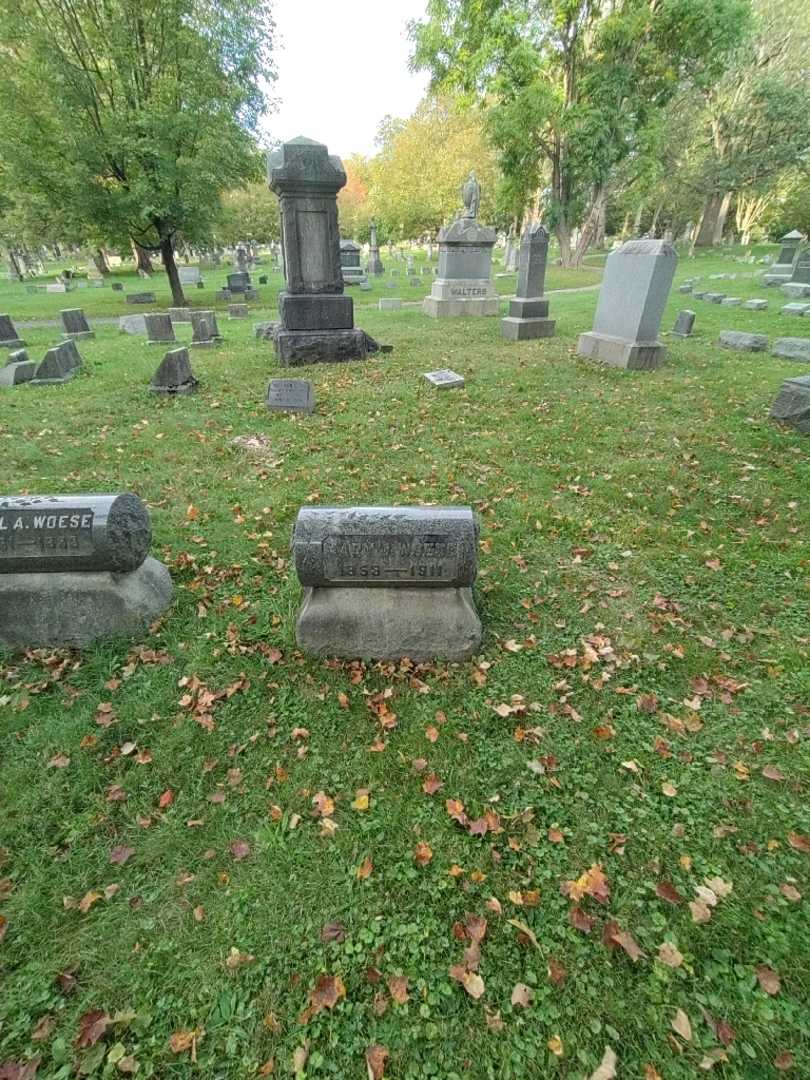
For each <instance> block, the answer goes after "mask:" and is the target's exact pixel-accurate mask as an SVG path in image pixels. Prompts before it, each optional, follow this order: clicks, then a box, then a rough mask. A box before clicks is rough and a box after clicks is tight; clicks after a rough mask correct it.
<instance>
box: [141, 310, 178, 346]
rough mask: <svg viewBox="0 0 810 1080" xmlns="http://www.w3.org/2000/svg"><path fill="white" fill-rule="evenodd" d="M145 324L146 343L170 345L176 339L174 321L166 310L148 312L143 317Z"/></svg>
mask: <svg viewBox="0 0 810 1080" xmlns="http://www.w3.org/2000/svg"><path fill="white" fill-rule="evenodd" d="M143 319H144V323H145V325H146V344H147V345H171V344H172V343H173V342H175V341H177V338H176V336H175V333H174V323H173V322H172V317H171V315H170V314H169V313H168V312H162V311H156V312H150V313H149V314H148V315H144V317H143Z"/></svg>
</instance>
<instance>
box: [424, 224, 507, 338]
mask: <svg viewBox="0 0 810 1080" xmlns="http://www.w3.org/2000/svg"><path fill="white" fill-rule="evenodd" d="M494 246H495V230H494V229H490V228H488V227H487V226H486V225H479V224H478V222H477V221H475V219H474V218H459V220H458V221H454V222H453V224H452V225H450V226H449V227H448V228H446V229H442V231H441V232H440V233H439V273H438V277H437V278H436V280H435V281H434V282H433V287H432V289H431V291H430V296H427V297H425V300H424V302H423V305H422V310H423V312H424V314H425V315H429V316H430V317H431V318H434V319H440V318H454V317H457V316H463V315H473V316H485V315H497V314H498V312H499V310H500V301H499V299H498V294H497V293H496V292H495V286H494V285H493V283H492V249H493V247H494Z"/></svg>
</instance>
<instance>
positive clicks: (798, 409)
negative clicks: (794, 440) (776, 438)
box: [771, 342, 810, 435]
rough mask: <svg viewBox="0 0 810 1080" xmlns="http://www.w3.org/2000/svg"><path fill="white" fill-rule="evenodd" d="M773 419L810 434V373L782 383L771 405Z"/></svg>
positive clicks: (802, 432) (804, 433)
mask: <svg viewBox="0 0 810 1080" xmlns="http://www.w3.org/2000/svg"><path fill="white" fill-rule="evenodd" d="M808 344H809V345H810V342H808ZM771 419H773V420H779V421H780V422H781V423H783V424H789V425H790V426H791V427H794V428H795V429H796V430H797V431H798V432H800V433H801V434H802V435H810V375H798V376H796V378H795V379H786V380H785V382H783V383H782V385H781V387H780V388H779V393H778V394H777V395H776V400H775V401H774V403H773V405H772V407H771Z"/></svg>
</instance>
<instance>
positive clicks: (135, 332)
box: [118, 315, 146, 337]
mask: <svg viewBox="0 0 810 1080" xmlns="http://www.w3.org/2000/svg"><path fill="white" fill-rule="evenodd" d="M118 332H119V333H120V334H131V335H132V336H133V337H137V336H139V335H141V334H145V333H146V319H145V317H144V316H143V315H122V316H121V317H120V319H119V320H118Z"/></svg>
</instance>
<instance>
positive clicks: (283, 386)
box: [266, 379, 315, 414]
mask: <svg viewBox="0 0 810 1080" xmlns="http://www.w3.org/2000/svg"><path fill="white" fill-rule="evenodd" d="M266 404H267V408H268V409H269V410H270V411H271V412H300V413H306V414H310V413H313V412H315V392H314V390H313V389H312V383H311V382H309V381H308V380H307V379H271V380H270V382H269V384H268V386H267V400H266Z"/></svg>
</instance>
